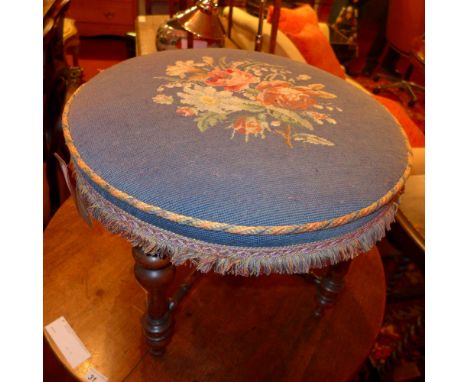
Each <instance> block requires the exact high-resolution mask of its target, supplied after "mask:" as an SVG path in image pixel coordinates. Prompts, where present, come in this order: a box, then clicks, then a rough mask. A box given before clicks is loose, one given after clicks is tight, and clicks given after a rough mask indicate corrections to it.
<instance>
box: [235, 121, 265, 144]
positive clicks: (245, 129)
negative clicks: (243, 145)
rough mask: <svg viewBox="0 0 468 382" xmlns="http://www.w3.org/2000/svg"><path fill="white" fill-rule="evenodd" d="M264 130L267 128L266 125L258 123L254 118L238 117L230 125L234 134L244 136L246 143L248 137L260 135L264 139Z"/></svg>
mask: <svg viewBox="0 0 468 382" xmlns="http://www.w3.org/2000/svg"><path fill="white" fill-rule="evenodd" d="M266 128H268V124H267V123H265V122H264V123H262V122H260V121H259V120H258V119H257V118H255V117H240V118H237V119H236V120H235V122H234V123H233V124H232V129H233V130H234V132H238V133H239V134H242V135H245V136H246V137H245V138H246V141H247V140H248V136H249V135H254V136H258V135H261V136H262V137H264V131H265V129H266Z"/></svg>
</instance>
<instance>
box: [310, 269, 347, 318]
mask: <svg viewBox="0 0 468 382" xmlns="http://www.w3.org/2000/svg"><path fill="white" fill-rule="evenodd" d="M350 264H351V260H348V261H342V262H340V263H338V264H335V265H331V266H330V268H329V269H328V271H327V272H326V273H325V275H324V276H323V277H321V278H320V280H319V281H318V283H317V298H318V307H317V309H315V311H314V315H315V316H316V317H321V316H322V315H323V311H324V309H325V308H326V307H329V306H332V305H333V304H334V303H335V302H336V299H337V298H338V295H339V294H340V292H341V291H342V290H343V287H344V284H345V282H344V277H345V275H346V273H348V269H349V266H350Z"/></svg>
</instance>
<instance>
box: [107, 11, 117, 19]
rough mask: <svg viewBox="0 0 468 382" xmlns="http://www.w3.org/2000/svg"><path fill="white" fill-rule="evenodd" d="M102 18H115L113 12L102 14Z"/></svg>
mask: <svg viewBox="0 0 468 382" xmlns="http://www.w3.org/2000/svg"><path fill="white" fill-rule="evenodd" d="M104 16H106V18H108V19H111V18H113V17H114V16H115V12H111V11H107V12H104Z"/></svg>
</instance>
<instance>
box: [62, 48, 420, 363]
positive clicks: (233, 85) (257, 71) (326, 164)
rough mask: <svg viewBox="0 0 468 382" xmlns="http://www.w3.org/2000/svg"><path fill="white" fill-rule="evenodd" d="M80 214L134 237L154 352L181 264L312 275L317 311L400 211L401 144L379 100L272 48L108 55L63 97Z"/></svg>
mask: <svg viewBox="0 0 468 382" xmlns="http://www.w3.org/2000/svg"><path fill="white" fill-rule="evenodd" d="M63 128H64V135H65V140H66V143H67V146H68V148H69V149H70V154H71V158H72V165H73V169H74V174H75V178H76V197H77V200H78V202H79V204H80V205H81V206H83V208H82V209H81V210H82V211H85V212H84V215H88V214H89V215H91V216H92V217H93V218H94V219H96V220H98V221H99V222H101V223H102V224H103V225H104V226H105V227H106V229H108V230H109V231H110V232H113V233H117V234H119V235H121V236H122V237H124V238H125V239H127V240H128V241H129V242H130V243H131V244H132V246H133V255H134V258H135V261H136V265H135V276H136V278H137V280H138V281H139V283H140V284H141V285H142V286H143V287H144V288H145V289H146V290H147V292H148V307H147V311H146V313H145V315H144V318H143V329H144V333H145V337H146V340H147V343H148V345H149V346H150V348H151V352H152V353H153V354H154V355H161V354H163V352H164V350H165V348H166V346H167V344H168V343H169V341H170V338H171V335H172V332H173V328H174V325H173V318H172V311H173V310H174V309H175V307H176V306H177V304H178V302H179V301H180V299H181V297H182V296H183V295H184V294H185V293H186V292H187V290H188V289H189V287H190V285H191V284H192V281H187V283H186V284H185V285H184V286H183V288H182V289H181V290H180V291H178V292H177V293H176V295H175V296H174V298H172V299H170V300H168V299H167V294H166V290H167V288H168V287H169V286H170V285H171V282H172V280H173V278H174V273H175V268H174V266H178V265H181V264H191V265H192V266H193V267H194V268H195V269H196V270H198V271H200V272H205V273H206V272H209V271H210V270H213V271H214V272H216V273H219V274H233V275H242V276H259V275H269V274H274V273H278V274H308V273H309V272H311V271H313V270H316V269H321V268H326V269H327V271H326V272H325V273H324V274H323V275H321V276H320V275H319V276H318V277H315V278H314V282H316V283H317V285H318V290H319V297H318V302H319V307H318V309H317V310H316V316H321V315H322V307H324V306H328V305H331V304H332V303H333V302H334V301H335V300H336V297H337V295H338V294H339V293H340V291H341V290H342V289H343V286H344V276H345V274H346V272H347V271H348V268H349V265H350V262H351V260H352V259H354V258H355V257H356V256H357V255H358V254H360V253H363V252H367V251H369V250H370V249H371V248H372V247H373V246H374V244H375V242H376V241H377V240H379V239H380V238H382V237H383V236H384V234H385V229H386V228H387V229H388V227H389V225H390V223H391V222H392V221H393V220H394V217H395V212H396V210H397V206H398V198H399V196H400V194H401V192H402V190H403V186H404V183H405V181H406V179H407V177H408V175H409V172H410V159H411V153H410V149H409V145H408V141H407V139H406V137H405V135H404V133H402V129H401V127H400V126H399V125H398V123H397V121H396V120H395V119H394V118H393V117H392V115H391V114H389V113H388V112H387V111H386V109H385V108H384V107H383V106H381V105H380V104H379V103H378V102H376V101H375V100H373V99H372V98H371V97H369V96H368V95H367V94H365V93H364V92H362V91H360V90H358V89H356V88H355V87H354V86H352V85H349V84H348V83H346V82H345V81H343V80H342V79H340V78H337V77H335V76H333V75H330V74H328V73H326V72H324V71H321V70H319V69H316V68H314V67H312V66H310V65H306V64H303V63H298V62H295V61H292V60H288V59H285V58H282V57H278V56H273V55H269V54H264V53H257V52H246V51H240V50H231V49H195V50H173V51H165V52H158V53H155V54H150V55H147V56H142V57H137V58H134V59H131V60H127V61H125V62H123V63H121V64H119V65H116V66H114V67H112V68H110V69H108V70H106V71H104V72H102V73H100V74H99V75H97V76H96V77H94V78H93V79H92V80H91V81H90V82H89V83H87V84H85V85H84V86H82V87H81V88H80V90H79V91H77V92H76V93H75V95H74V96H73V97H72V98H71V99H70V101H69V102H68V104H67V106H66V107H65V111H64V117H63Z"/></svg>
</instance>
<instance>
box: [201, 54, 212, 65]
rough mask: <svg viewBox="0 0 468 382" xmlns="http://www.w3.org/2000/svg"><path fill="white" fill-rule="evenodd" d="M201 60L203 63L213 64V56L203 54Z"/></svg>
mask: <svg viewBox="0 0 468 382" xmlns="http://www.w3.org/2000/svg"><path fill="white" fill-rule="evenodd" d="M202 60H203V62H204V63H205V64H207V65H210V66H212V65H213V57H209V56H203V57H202Z"/></svg>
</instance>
